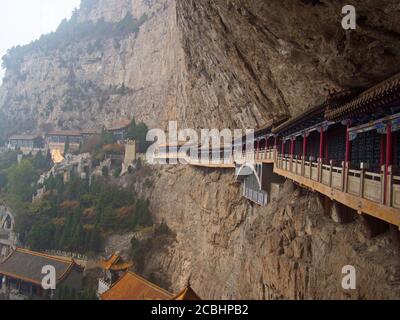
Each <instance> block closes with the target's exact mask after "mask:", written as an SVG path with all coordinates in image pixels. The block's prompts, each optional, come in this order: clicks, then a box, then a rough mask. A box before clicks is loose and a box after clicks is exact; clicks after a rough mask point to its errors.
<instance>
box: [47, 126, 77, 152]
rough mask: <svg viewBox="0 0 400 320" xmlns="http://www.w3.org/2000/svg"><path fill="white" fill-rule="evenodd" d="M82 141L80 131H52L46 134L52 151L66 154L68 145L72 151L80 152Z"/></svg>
mask: <svg viewBox="0 0 400 320" xmlns="http://www.w3.org/2000/svg"><path fill="white" fill-rule="evenodd" d="M82 141H83V139H82V135H81V132H80V131H78V130H62V131H50V132H48V133H47V134H46V143H47V145H48V148H49V149H50V150H56V149H57V150H60V151H61V152H64V149H65V146H66V144H67V143H68V145H69V148H70V149H72V150H78V149H79V146H80V145H81V143H82Z"/></svg>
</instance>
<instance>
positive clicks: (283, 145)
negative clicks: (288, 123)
mask: <svg viewBox="0 0 400 320" xmlns="http://www.w3.org/2000/svg"><path fill="white" fill-rule="evenodd" d="M285 143H286V141H285V138H282V150H281V154H282V157H284V156H285Z"/></svg>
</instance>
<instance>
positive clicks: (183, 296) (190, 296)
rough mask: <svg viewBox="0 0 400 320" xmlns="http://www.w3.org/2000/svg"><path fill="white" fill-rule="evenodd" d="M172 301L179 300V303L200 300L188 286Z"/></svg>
mask: <svg viewBox="0 0 400 320" xmlns="http://www.w3.org/2000/svg"><path fill="white" fill-rule="evenodd" d="M172 300H181V301H200V300H201V298H200V297H199V296H198V295H197V293H196V292H194V290H193V289H192V288H191V287H190V285H189V286H187V287H186V288H185V289H183V290H182V291H181V292H180V293H179V294H178V295H177V296H176V297H174V298H173V299H172Z"/></svg>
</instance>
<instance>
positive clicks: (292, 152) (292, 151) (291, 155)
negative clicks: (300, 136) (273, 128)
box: [290, 139, 295, 159]
mask: <svg viewBox="0 0 400 320" xmlns="http://www.w3.org/2000/svg"><path fill="white" fill-rule="evenodd" d="M294 146H295V140H293V139H290V157H291V158H292V159H293V156H294Z"/></svg>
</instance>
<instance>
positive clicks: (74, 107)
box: [0, 0, 400, 299]
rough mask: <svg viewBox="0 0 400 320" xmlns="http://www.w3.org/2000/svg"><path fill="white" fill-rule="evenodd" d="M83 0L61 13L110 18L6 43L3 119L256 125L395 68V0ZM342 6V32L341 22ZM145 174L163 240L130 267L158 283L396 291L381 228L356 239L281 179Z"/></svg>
mask: <svg viewBox="0 0 400 320" xmlns="http://www.w3.org/2000/svg"><path fill="white" fill-rule="evenodd" d="M85 3H86V4H85V5H84V6H83V7H82V8H81V10H79V11H78V12H77V13H76V15H75V16H74V19H75V20H74V23H75V24H77V25H78V24H80V26H81V27H82V24H85V23H87V24H89V25H91V26H93V24H96V23H99V25H100V26H101V25H103V26H104V23H106V25H107V28H108V29H107V30H109V29H110V28H111V29H112V30H120V28H121V30H122V31H121V32H119V33H112V34H111V35H110V36H108V37H107V36H106V35H107V34H109V31H107V32H105V36H103V37H99V36H93V34H92V33H89V34H87V33H84V35H85V36H79V37H78V39H76V38H73V41H69V42H68V43H67V44H65V42H63V41H62V42H61V44H59V43H57V45H56V46H50V45H48V43H47V42H46V46H45V47H42V46H31V47H28V48H26V49H27V51H26V52H25V51H24V50H23V52H25V54H22V55H17V56H13V55H11V58H12V57H14V58H15V59H11V60H12V61H11V62H16V63H11V64H10V68H8V69H7V74H6V78H5V80H4V84H3V86H2V88H1V90H0V110H1V111H2V112H3V113H4V114H5V116H6V117H7V119H10V120H11V121H10V123H13V128H16V127H17V126H16V124H17V123H21V126H22V127H25V128H28V127H29V126H30V127H39V126H42V127H46V126H48V125H49V124H51V125H53V126H57V127H65V128H73V127H85V126H96V125H99V124H102V123H104V122H105V121H107V120H109V119H119V118H122V117H128V116H131V115H135V116H136V117H137V118H138V119H140V120H144V121H146V122H147V123H149V124H150V126H162V127H164V126H165V125H166V121H167V120H175V119H178V120H179V121H180V123H181V125H184V126H190V127H195V128H201V127H211V128H214V127H218V128H224V127H230V128H246V127H258V126H261V125H263V124H264V123H265V122H267V121H268V120H269V119H271V117H272V116H273V115H277V114H282V113H291V114H292V115H296V114H298V113H300V112H302V111H303V110H305V109H307V108H308V107H310V106H312V105H315V104H316V103H320V102H321V101H323V99H324V98H325V97H326V94H327V93H328V92H329V90H332V89H336V90H337V89H342V88H349V87H355V86H365V85H369V84H372V83H374V82H376V81H377V80H380V79H382V78H385V77H388V76H390V75H391V74H393V73H394V72H397V71H399V70H400V67H399V65H398V61H399V58H400V26H399V24H398V17H399V13H400V5H399V3H398V1H396V0H366V1H329V0H313V1H311V0H269V1H264V0H252V1H245V0H213V1H208V0H207V1H206V0H205V1H196V0H131V1H129V0H112V1H110V0H96V1H85ZM349 3H350V4H354V5H355V6H356V8H357V13H358V27H357V30H355V31H345V30H343V29H342V27H341V17H342V16H341V8H342V6H343V5H345V4H349ZM127 13H130V14H131V19H128V20H129V21H128V20H125V22H128V23H129V25H130V24H131V23H134V25H133V26H132V25H131V27H132V29H131V27H130V28H129V30H128V32H126V29H125V28H124V25H125V24H124V23H123V21H124V19H125V18H126V17H127V16H128V17H129V15H127ZM67 27H68V26H67ZM133 27H134V28H133ZM89 29H90V30H93V28H92V27H90V28H89ZM67 30H69V29H67ZM61 31H62V29H61ZM45 40H46V39H45ZM51 43H53V42H51ZM32 120H34V121H32ZM153 180H154V189H153V190H151V192H149V197H150V200H151V208H152V212H153V213H154V215H155V218H156V220H158V221H161V220H162V219H165V221H166V222H167V224H168V225H169V226H170V227H171V228H172V229H173V231H175V232H176V234H177V242H176V243H175V244H174V245H173V246H172V247H170V249H169V252H168V253H167V254H165V253H164V252H163V253H162V254H157V252H156V253H154V254H152V255H150V256H149V260H148V261H147V270H146V272H147V273H151V272H158V273H161V274H162V275H163V276H164V277H166V278H167V279H168V280H169V281H168V282H170V283H172V286H173V287H172V288H171V289H173V290H174V291H177V290H179V289H180V288H181V287H182V286H183V285H184V283H185V281H186V280H187V278H188V277H191V281H192V283H193V287H194V288H195V289H196V291H198V293H199V294H200V295H201V296H202V297H204V298H251V299H273V298H292V299H300V298H342V297H344V298H346V297H349V298H399V297H400V292H399V272H398V263H397V260H396V259H397V258H396V257H397V256H396V255H395V253H394V252H393V250H392V247H391V246H390V243H389V242H390V240H389V237H388V236H387V235H384V236H381V237H379V238H377V239H374V240H367V239H365V237H364V236H363V234H362V232H361V231H360V229H361V224H360V223H359V221H355V222H353V223H351V224H348V225H338V224H335V223H334V222H333V221H332V220H331V219H330V218H329V217H326V216H324V215H323V210H322V207H321V205H320V203H319V201H318V198H317V197H316V195H313V194H308V193H304V192H302V191H300V190H298V189H294V188H292V187H291V186H290V184H289V185H287V186H286V188H287V189H286V190H285V193H284V197H282V198H281V199H278V200H277V201H276V202H274V203H272V204H271V205H270V206H268V207H267V208H260V207H255V206H252V205H250V204H249V203H248V202H246V201H244V200H243V199H241V197H240V188H239V186H238V185H237V184H236V183H235V182H234V177H233V173H232V172H229V171H226V172H224V171H222V172H219V171H211V170H200V169H193V168H189V167H173V168H163V169H160V170H159V171H157V172H155V173H154V178H153ZM347 264H351V265H354V266H355V267H356V268H357V270H359V279H358V280H359V282H358V283H359V285H358V290H356V291H355V292H343V291H342V290H341V286H340V281H341V275H340V272H341V269H342V267H343V266H344V265H347Z"/></svg>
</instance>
